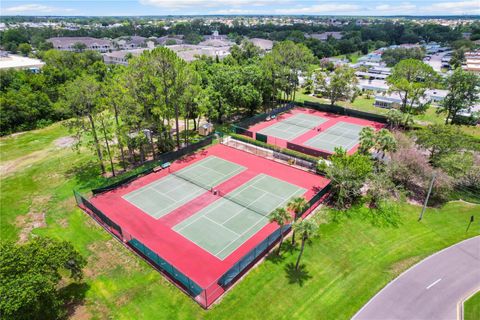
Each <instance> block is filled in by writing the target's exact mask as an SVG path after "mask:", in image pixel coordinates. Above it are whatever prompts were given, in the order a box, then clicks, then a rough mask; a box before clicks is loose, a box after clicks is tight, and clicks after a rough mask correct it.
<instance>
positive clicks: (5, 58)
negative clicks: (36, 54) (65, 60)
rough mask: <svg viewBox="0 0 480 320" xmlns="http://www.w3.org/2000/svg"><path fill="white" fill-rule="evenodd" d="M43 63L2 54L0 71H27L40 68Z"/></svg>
mask: <svg viewBox="0 0 480 320" xmlns="http://www.w3.org/2000/svg"><path fill="white" fill-rule="evenodd" d="M44 64H45V63H44V62H43V61H41V60H38V59H32V58H27V57H22V56H18V55H13V54H8V55H4V54H2V55H1V57H0V69H28V68H41V67H43V65H44Z"/></svg>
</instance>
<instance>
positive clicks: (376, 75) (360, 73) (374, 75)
mask: <svg viewBox="0 0 480 320" xmlns="http://www.w3.org/2000/svg"><path fill="white" fill-rule="evenodd" d="M355 75H356V76H357V77H369V78H377V79H386V78H387V77H388V75H387V74H380V73H372V72H363V71H357V72H355Z"/></svg>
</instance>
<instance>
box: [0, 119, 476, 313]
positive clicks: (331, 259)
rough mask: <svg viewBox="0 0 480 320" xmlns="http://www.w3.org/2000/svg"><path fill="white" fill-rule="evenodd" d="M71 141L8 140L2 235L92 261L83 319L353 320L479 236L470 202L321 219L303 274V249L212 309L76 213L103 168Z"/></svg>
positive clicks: (49, 137)
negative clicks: (434, 258) (31, 239)
mask: <svg viewBox="0 0 480 320" xmlns="http://www.w3.org/2000/svg"><path fill="white" fill-rule="evenodd" d="M67 135H68V133H67V131H66V130H65V128H63V127H62V126H61V125H59V124H56V125H53V126H50V127H48V128H45V129H41V130H36V131H32V132H27V133H24V134H22V135H18V136H16V137H6V138H2V139H1V140H0V142H1V146H2V147H1V156H2V158H1V160H0V165H1V166H2V167H3V166H5V165H6V164H9V163H12V161H13V163H16V164H17V165H16V166H14V167H10V168H9V170H8V172H5V173H3V171H2V176H1V185H0V191H1V192H0V203H1V212H0V214H1V227H0V234H1V239H2V240H11V241H18V240H19V239H20V238H21V237H22V236H25V235H27V236H28V234H29V233H30V232H31V233H32V234H33V235H42V236H51V237H55V238H60V239H66V240H69V241H71V242H72V243H73V245H74V246H75V247H76V248H77V249H78V250H79V251H80V252H81V253H82V254H83V255H84V256H85V257H86V258H87V260H88V265H87V267H86V270H85V282H86V286H79V289H78V292H77V297H78V298H79V299H80V300H81V299H82V298H83V299H84V302H83V303H82V304H80V305H79V306H78V307H77V309H76V311H75V316H79V317H82V318H95V319H103V318H114V319H132V318H142V319H246V318H250V319H279V318H287V317H288V318H291V319H348V318H350V317H351V316H352V315H353V314H354V313H355V312H356V311H357V310H358V309H359V308H361V306H362V305H363V304H364V303H365V302H367V301H368V300H369V299H370V298H371V297H372V296H373V295H374V294H375V293H376V292H377V291H378V290H379V289H381V288H382V287H383V286H385V285H386V284H387V283H388V282H389V281H390V280H391V279H393V278H395V276H397V275H398V274H399V273H400V272H402V271H403V270H405V269H407V268H408V267H409V266H411V265H412V264H414V263H415V262H417V261H419V260H421V259H422V258H424V257H426V256H428V255H430V254H432V253H433V252H435V251H438V250H440V249H442V248H445V247H447V246H449V245H451V244H453V243H456V242H458V241H460V240H462V239H465V238H468V237H472V236H474V235H476V234H479V227H478V226H479V224H478V223H479V222H478V221H479V220H480V216H478V212H479V211H480V207H479V206H478V205H472V204H468V203H464V202H451V203H449V204H447V205H445V206H444V207H442V208H438V209H428V211H427V213H426V215H425V218H424V220H423V221H422V222H421V223H419V222H417V216H418V213H419V210H420V208H419V207H417V206H412V205H409V204H400V216H399V217H398V218H397V219H396V222H397V223H398V226H392V225H391V224H388V223H387V222H386V220H384V219H382V218H381V217H375V216H372V215H371V214H370V212H369V211H368V210H367V209H364V208H356V209H352V210H350V211H349V212H348V213H347V214H348V215H349V217H347V216H346V214H344V215H343V216H342V217H341V218H340V219H338V221H336V222H334V221H331V220H330V219H329V215H330V214H331V213H330V214H327V213H323V214H322V215H321V216H320V217H319V218H320V219H321V220H322V221H324V222H326V223H324V224H323V225H322V226H321V228H320V230H319V233H318V236H317V237H316V238H315V239H313V241H312V242H311V243H310V244H309V245H308V246H307V248H306V250H305V256H304V259H303V260H302V263H303V264H304V266H303V268H302V271H301V272H300V273H295V272H293V271H292V268H291V265H292V263H294V261H295V259H296V256H297V254H298V247H299V246H298V245H297V248H296V249H294V250H293V251H287V250H286V251H285V252H284V254H283V258H282V259H274V258H269V259H267V260H266V261H265V262H263V263H262V264H261V265H260V266H259V267H258V268H256V269H255V270H253V271H252V272H251V273H250V274H248V275H247V276H246V277H245V279H243V280H242V281H241V282H240V283H238V285H237V286H236V287H234V288H233V289H232V290H231V291H230V292H229V293H228V294H227V295H226V296H225V298H224V299H223V301H221V302H220V304H219V305H217V306H215V307H214V308H213V309H212V310H209V311H204V310H202V309H201V308H200V307H199V306H198V305H197V304H196V303H195V302H193V301H192V300H191V299H190V298H188V297H187V296H186V295H184V294H183V293H181V292H180V290H178V289H177V288H176V287H174V286H173V285H171V284H170V283H169V282H168V281H166V280H165V279H164V278H163V277H162V276H161V275H160V274H159V273H158V272H156V271H154V270H153V269H152V268H151V267H150V266H148V265H147V264H146V263H145V262H143V261H142V260H141V259H140V258H138V257H136V256H135V255H133V254H132V253H131V252H130V251H128V250H127V249H125V248H124V247H123V246H121V245H120V244H119V243H118V242H117V241H115V240H112V238H111V236H110V235H109V234H107V233H106V232H105V231H104V230H103V229H102V228H100V227H99V226H98V225H97V224H96V223H95V222H93V220H92V219H90V218H88V217H87V216H86V215H85V214H83V213H82V212H81V211H80V210H79V209H77V208H76V206H75V202H74V199H73V196H72V189H73V188H77V189H80V190H84V191H86V190H88V188H89V187H90V186H92V181H93V182H95V181H98V173H99V172H98V171H99V170H98V168H97V167H98V166H97V164H96V163H95V161H94V158H93V156H92V155H91V152H89V151H84V152H83V153H81V154H78V153H77V152H75V151H73V150H72V149H71V148H70V147H58V146H57V142H58V140H57V139H58V138H60V137H64V136H67ZM32 155H35V156H34V157H33V158H32V159H31V160H28V161H27V160H25V159H29V158H30V157H31V156H32ZM43 214H44V215H43ZM474 214H476V215H477V216H476V219H475V222H474V224H473V225H472V226H471V227H470V230H469V231H468V233H467V232H466V231H465V230H466V226H467V222H468V220H469V217H470V216H471V215H474ZM43 219H44V220H43ZM40 220H43V221H40ZM327 222H328V223H327ZM38 226H40V227H38ZM30 230H31V231H30ZM30 236H32V235H30Z"/></svg>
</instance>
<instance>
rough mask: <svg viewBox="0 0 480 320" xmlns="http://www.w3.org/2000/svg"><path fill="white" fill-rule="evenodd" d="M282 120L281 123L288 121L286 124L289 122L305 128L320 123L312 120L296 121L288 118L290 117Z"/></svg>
mask: <svg viewBox="0 0 480 320" xmlns="http://www.w3.org/2000/svg"><path fill="white" fill-rule="evenodd" d="M282 122H283V123H288V124H291V125H294V126H297V127H302V128H307V129H315V128H316V127H317V126H319V125H320V124H318V123H313V122H308V121H302V122H298V121H295V120H290V119H285V120H282Z"/></svg>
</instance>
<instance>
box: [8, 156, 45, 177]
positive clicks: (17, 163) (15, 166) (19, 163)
mask: <svg viewBox="0 0 480 320" xmlns="http://www.w3.org/2000/svg"><path fill="white" fill-rule="evenodd" d="M48 155H49V150H48V149H45V150H39V151H34V152H32V153H30V154H27V155H25V156H23V157H19V158H17V159H15V160H9V161H5V162H4V163H3V164H2V165H0V176H2V177H4V176H6V175H9V174H11V173H13V172H15V171H17V170H19V169H20V168H23V167H26V166H28V165H32V164H33V163H35V162H37V161H39V160H42V159H44V158H46V157H47V156H48Z"/></svg>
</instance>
